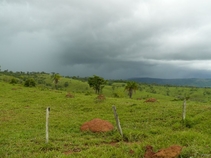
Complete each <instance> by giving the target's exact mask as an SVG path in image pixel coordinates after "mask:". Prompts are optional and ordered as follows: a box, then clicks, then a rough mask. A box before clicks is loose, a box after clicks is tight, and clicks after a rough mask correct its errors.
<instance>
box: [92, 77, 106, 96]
mask: <svg viewBox="0 0 211 158" xmlns="http://www.w3.org/2000/svg"><path fill="white" fill-rule="evenodd" d="M88 84H89V86H90V87H91V88H93V89H94V90H95V93H96V94H100V93H102V89H103V88H104V85H105V84H106V80H104V78H102V77H99V76H96V75H94V76H93V77H89V78H88Z"/></svg>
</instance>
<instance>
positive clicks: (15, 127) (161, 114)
mask: <svg viewBox="0 0 211 158" xmlns="http://www.w3.org/2000/svg"><path fill="white" fill-rule="evenodd" d="M42 77H43V79H45V84H38V85H37V87H34V88H29V87H24V86H23V84H20V83H19V84H14V85H13V84H9V83H8V81H9V80H10V79H9V78H10V77H8V76H0V79H1V81H0V109H1V110H0V129H1V130H0V135H1V137H0V144H1V148H0V155H1V157H17V158H19V157H105V158H108V157H119V158H120V157H121V158H122V157H123V158H124V157H125V158H127V157H143V155H144V147H145V146H146V145H149V144H150V145H152V146H153V147H154V148H155V151H157V150H158V149H160V148H165V147H168V146H170V145H172V144H178V145H181V146H183V147H184V148H183V150H182V153H181V156H182V157H183V158H186V157H191V156H192V157H194V158H195V157H205V156H207V157H209V156H211V150H210V146H211V128H210V122H211V118H210V115H211V106H210V93H211V89H209V88H188V87H186V88H185V87H170V86H155V85H145V84H143V85H140V88H139V90H137V91H136V93H135V94H134V95H133V99H129V98H128V96H127V93H126V92H125V91H124V83H113V84H112V85H107V86H106V87H105V88H104V90H103V94H104V95H105V96H106V100H105V101H101V102H96V97H97V96H96V95H95V94H94V92H93V90H92V89H90V88H89V86H88V84H87V83H86V82H82V81H78V80H73V79H69V78H62V79H61V81H60V82H59V84H60V85H61V87H60V90H55V89H54V88H53V85H52V86H46V83H52V80H51V79H50V77H49V75H46V74H43V76H42ZM5 78H8V81H6V79H5ZM65 82H68V83H69V85H68V87H65V88H64V87H62V85H63V84H64V83H65ZM67 92H71V93H72V94H73V95H74V98H67V97H65V96H66V94H67ZM184 96H190V100H188V101H187V116H186V118H187V120H186V122H185V123H182V122H181V118H182V105H183V98H184ZM148 98H156V99H157V100H158V102H154V103H146V102H145V100H146V99H148ZM112 105H115V106H116V108H117V112H118V115H119V118H120V121H121V126H122V130H123V134H124V137H123V138H122V137H121V136H120V134H119V133H118V131H117V129H116V128H115V130H114V131H112V132H109V133H98V134H96V133H91V132H81V131H80V126H81V125H82V124H83V123H84V122H86V121H89V120H91V119H93V118H101V119H105V120H108V121H110V122H111V123H112V124H113V125H115V119H114V116H113V111H112ZM47 107H50V108H51V111H50V118H49V120H50V123H49V143H48V144H46V143H45V117H46V116H45V113H46V108H47Z"/></svg>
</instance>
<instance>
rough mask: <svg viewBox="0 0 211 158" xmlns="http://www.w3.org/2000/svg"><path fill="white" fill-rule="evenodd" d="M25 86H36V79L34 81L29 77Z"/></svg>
mask: <svg viewBox="0 0 211 158" xmlns="http://www.w3.org/2000/svg"><path fill="white" fill-rule="evenodd" d="M24 86H26V87H35V86H36V83H35V81H34V79H33V78H28V79H27V80H26V81H25V83H24Z"/></svg>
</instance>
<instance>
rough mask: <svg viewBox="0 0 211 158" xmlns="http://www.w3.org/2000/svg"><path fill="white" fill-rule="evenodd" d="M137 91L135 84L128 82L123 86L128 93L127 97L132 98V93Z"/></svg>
mask: <svg viewBox="0 0 211 158" xmlns="http://www.w3.org/2000/svg"><path fill="white" fill-rule="evenodd" d="M137 89H138V84H137V83H136V82H128V83H127V85H126V86H125V90H127V91H128V96H129V97H130V98H132V95H133V92H135V91H136V90H137Z"/></svg>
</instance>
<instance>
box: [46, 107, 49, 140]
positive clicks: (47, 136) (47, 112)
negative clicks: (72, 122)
mask: <svg viewBox="0 0 211 158" xmlns="http://www.w3.org/2000/svg"><path fill="white" fill-rule="evenodd" d="M49 112H50V107H47V109H46V143H48V138H49V134H48V118H49Z"/></svg>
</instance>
